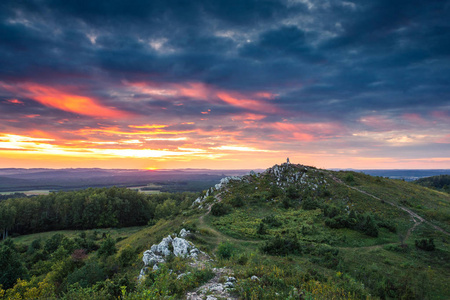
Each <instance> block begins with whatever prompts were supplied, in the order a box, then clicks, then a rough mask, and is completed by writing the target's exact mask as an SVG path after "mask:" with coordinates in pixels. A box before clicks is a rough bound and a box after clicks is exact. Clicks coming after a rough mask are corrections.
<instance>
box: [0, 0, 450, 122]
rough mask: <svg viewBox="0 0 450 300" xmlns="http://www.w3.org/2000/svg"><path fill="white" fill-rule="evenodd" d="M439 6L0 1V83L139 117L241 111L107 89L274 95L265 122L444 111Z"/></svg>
mask: <svg viewBox="0 0 450 300" xmlns="http://www.w3.org/2000/svg"><path fill="white" fill-rule="evenodd" d="M305 3H306V2H305ZM449 10H450V5H449V2H448V1H427V2H424V1H394V2H392V1H386V0H377V1H360V2H355V3H352V2H342V1H313V2H311V3H310V5H309V6H308V3H306V4H304V3H300V2H299V1H287V0H286V1H281V0H280V1H256V0H246V1H227V0H223V1H166V0H164V1H163V0H160V1H133V2H125V1H119V0H114V1H76V0H68V1H56V0H52V1H45V0H35V1H4V2H3V3H2V4H1V12H0V40H1V43H0V63H1V65H2V68H0V81H3V82H6V83H9V84H12V83H17V82H38V83H41V84H51V85H71V86H77V87H78V88H79V89H80V91H81V92H82V94H83V95H85V96H89V95H91V96H94V97H97V98H98V99H100V100H101V101H103V103H105V104H109V105H112V106H114V107H117V108H119V109H123V110H126V111H130V112H133V113H136V114H139V113H140V114H144V115H154V114H156V113H157V110H158V109H160V108H162V107H165V108H166V109H167V108H168V109H169V110H168V111H164V112H161V111H159V112H158V113H159V114H164V115H166V116H168V117H169V116H170V114H171V113H172V114H173V115H176V116H180V115H183V114H186V115H189V116H191V115H192V116H194V115H198V114H199V112H200V111H202V110H204V109H205V108H210V107H213V108H215V114H216V115H221V116H222V115H227V114H236V113H238V112H248V111H250V110H249V109H248V108H244V107H236V106H233V107H230V106H226V105H219V104H218V103H215V104H214V105H213V104H210V105H209V104H204V105H202V101H201V100H198V101H192V100H190V102H189V104H186V103H185V104H184V106H177V107H173V104H167V103H165V102H164V100H161V99H157V100H155V99H152V98H149V97H148V95H147V96H145V95H144V96H142V97H140V99H146V100H143V101H144V102H143V103H142V106H141V107H137V106H136V103H134V102H130V101H124V100H123V99H125V98H130V99H135V100H137V98H138V96H136V95H131V92H127V91H123V92H121V93H119V94H118V95H114V93H113V92H114V91H115V90H123V89H124V87H123V81H124V80H126V81H129V82H152V83H162V84H167V83H185V82H202V83H205V84H208V85H211V86H213V87H214V88H216V89H223V90H233V91H236V92H241V93H250V92H270V93H272V94H274V95H277V96H276V97H275V99H274V100H272V102H273V103H275V104H276V105H277V106H278V107H280V108H282V109H284V111H288V113H286V115H278V116H274V115H271V116H269V117H268V118H267V119H265V120H271V121H276V120H277V118H278V119H280V118H282V117H291V118H295V116H296V115H297V116H302V118H309V120H310V121H313V120H322V121H323V120H339V121H342V122H349V124H353V123H352V122H354V121H355V120H358V119H359V117H360V116H363V115H366V114H368V113H369V112H371V111H377V112H379V113H380V112H381V113H382V112H385V113H386V114H392V115H396V114H397V115H399V114H401V113H403V112H404V111H409V112H418V111H422V112H423V111H425V112H427V111H434V110H440V109H442V107H445V106H446V105H448V104H449V98H448V96H449V89H450V87H449V86H450V85H449V80H448V79H447V78H450V71H449V69H450V68H449V67H450V63H449V61H450V59H449V54H450V42H449V41H450V30H449V22H448V20H447V16H448V15H449V13H450V11H449ZM137 94H138V93H137ZM146 97H147V98H146ZM425 99H426V101H425ZM175 100H180V101H184V100H186V99H183V98H182V97H181V98H180V99H175ZM170 101H172V102H173V101H174V99H170ZM170 101H169V102H170ZM172 102H170V103H172ZM2 107H3V106H2ZM2 109H4V111H7V108H2ZM8 109H10V108H8ZM48 110H49V111H50V110H52V111H53V110H54V109H53V108H52V109H48ZM66 113H67V112H66Z"/></svg>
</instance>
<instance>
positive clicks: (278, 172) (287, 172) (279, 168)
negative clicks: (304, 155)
mask: <svg viewBox="0 0 450 300" xmlns="http://www.w3.org/2000/svg"><path fill="white" fill-rule="evenodd" d="M263 175H269V176H273V177H274V178H273V182H274V184H276V185H277V186H279V187H281V188H285V187H287V186H289V185H291V184H296V185H300V186H303V187H304V188H310V189H312V190H316V189H318V187H319V186H320V185H327V181H326V180H325V179H324V176H323V175H320V174H319V171H318V170H317V169H315V168H312V167H306V166H303V165H295V164H290V163H284V164H281V165H274V166H273V167H272V168H269V169H267V170H266V171H265V172H264V173H263Z"/></svg>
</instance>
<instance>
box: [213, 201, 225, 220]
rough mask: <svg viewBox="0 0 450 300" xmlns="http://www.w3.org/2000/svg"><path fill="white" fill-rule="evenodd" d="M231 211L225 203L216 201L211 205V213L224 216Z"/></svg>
mask: <svg viewBox="0 0 450 300" xmlns="http://www.w3.org/2000/svg"><path fill="white" fill-rule="evenodd" d="M229 212H230V207H229V206H228V205H226V204H224V203H221V202H219V203H214V204H213V206H212V207H211V214H212V215H213V216H216V217H220V216H224V215H226V214H228V213H229Z"/></svg>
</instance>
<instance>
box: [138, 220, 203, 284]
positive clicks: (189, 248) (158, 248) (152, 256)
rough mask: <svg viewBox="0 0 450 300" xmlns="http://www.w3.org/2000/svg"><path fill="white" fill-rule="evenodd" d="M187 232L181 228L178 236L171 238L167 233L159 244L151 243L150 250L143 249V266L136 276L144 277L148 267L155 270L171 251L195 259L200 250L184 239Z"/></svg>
mask: <svg viewBox="0 0 450 300" xmlns="http://www.w3.org/2000/svg"><path fill="white" fill-rule="evenodd" d="M189 233H190V232H189V231H188V230H186V229H184V228H183V229H181V231H180V234H179V236H180V237H176V238H172V237H171V236H170V235H169V236H167V237H165V238H163V239H162V241H161V242H160V243H159V244H155V245H152V246H151V247H150V250H147V251H145V252H144V256H143V258H142V261H143V262H144V265H145V266H144V268H142V270H141V272H140V274H139V277H138V278H139V279H142V278H144V276H145V273H146V272H147V270H148V267H153V270H157V269H158V264H160V263H164V262H165V258H166V256H169V255H171V254H172V253H173V255H175V256H179V257H184V258H193V259H197V257H198V255H199V254H200V253H202V252H201V251H200V250H199V249H197V248H196V247H195V246H194V244H193V243H191V242H189V241H187V240H186V239H185V237H187V236H188V234H189ZM171 249H172V250H171ZM172 251H173V252H172Z"/></svg>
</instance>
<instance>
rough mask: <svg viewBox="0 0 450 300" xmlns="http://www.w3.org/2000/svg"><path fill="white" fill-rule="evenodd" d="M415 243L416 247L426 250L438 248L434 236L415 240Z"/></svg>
mask: <svg viewBox="0 0 450 300" xmlns="http://www.w3.org/2000/svg"><path fill="white" fill-rule="evenodd" d="M414 243H415V245H416V248H418V249H422V250H425V251H433V250H434V249H436V246H435V245H434V240H433V239H432V238H430V239H420V240H415V241H414Z"/></svg>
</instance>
